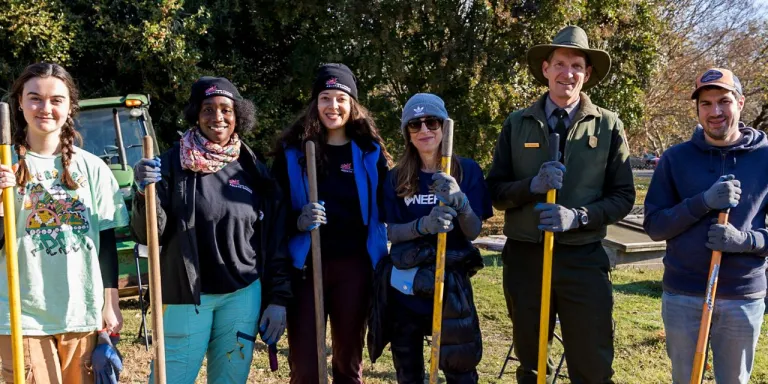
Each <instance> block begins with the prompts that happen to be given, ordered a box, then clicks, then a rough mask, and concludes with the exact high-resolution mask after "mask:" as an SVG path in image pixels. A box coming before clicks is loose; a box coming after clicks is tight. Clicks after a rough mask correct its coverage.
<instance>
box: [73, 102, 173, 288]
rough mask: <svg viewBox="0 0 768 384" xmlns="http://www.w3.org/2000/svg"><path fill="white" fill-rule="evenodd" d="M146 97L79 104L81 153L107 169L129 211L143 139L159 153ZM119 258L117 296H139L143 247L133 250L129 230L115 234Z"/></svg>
mask: <svg viewBox="0 0 768 384" xmlns="http://www.w3.org/2000/svg"><path fill="white" fill-rule="evenodd" d="M149 106H150V99H149V96H148V95H139V94H129V95H126V96H115V97H102V98H98V99H86V100H81V101H80V115H79V117H78V118H77V120H76V125H77V131H78V132H80V134H81V135H82V136H83V149H85V150H86V151H88V152H90V153H93V154H94V155H96V156H99V157H100V158H102V159H103V160H104V162H106V163H107V165H109V168H110V169H111V170H112V174H114V176H115V179H117V183H118V184H119V185H120V191H121V192H122V193H123V197H124V198H125V202H126V204H127V206H128V210H129V211H130V208H131V203H132V202H133V197H134V196H133V194H134V192H133V191H134V190H133V188H132V187H133V164H135V163H136V162H137V161H139V159H141V157H142V153H143V151H142V149H143V146H142V139H143V137H144V136H146V135H149V136H151V137H152V139H153V142H154V143H155V148H154V152H155V153H159V151H158V148H157V140H155V138H156V135H155V131H154V129H153V127H152V119H151V118H150V117H149ZM115 234H116V236H117V251H118V258H119V266H120V271H119V275H120V276H119V277H120V279H119V283H118V288H119V291H120V296H131V295H136V294H137V293H138V287H139V283H140V282H141V284H147V283H148V279H147V277H146V273H147V271H148V268H147V259H146V247H144V246H141V247H136V243H135V242H134V241H133V239H132V238H131V235H130V230H129V229H128V227H121V228H117V229H116V230H115Z"/></svg>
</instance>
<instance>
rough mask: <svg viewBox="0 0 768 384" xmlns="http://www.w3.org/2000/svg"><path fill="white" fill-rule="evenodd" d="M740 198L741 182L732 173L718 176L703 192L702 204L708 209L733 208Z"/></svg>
mask: <svg viewBox="0 0 768 384" xmlns="http://www.w3.org/2000/svg"><path fill="white" fill-rule="evenodd" d="M739 199H741V182H740V181H738V180H736V176H734V175H724V176H720V178H719V179H717V181H716V182H715V183H714V184H712V186H711V187H709V189H708V190H707V191H706V192H704V204H706V205H707V207H708V208H709V209H718V210H719V209H726V208H735V207H736V206H737V205H738V204H739Z"/></svg>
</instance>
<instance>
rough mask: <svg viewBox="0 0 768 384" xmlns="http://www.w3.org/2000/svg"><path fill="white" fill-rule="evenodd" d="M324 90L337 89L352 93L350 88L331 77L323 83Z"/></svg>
mask: <svg viewBox="0 0 768 384" xmlns="http://www.w3.org/2000/svg"><path fill="white" fill-rule="evenodd" d="M325 88H338V89H341V90H342V91H344V92H347V93H350V92H352V88H350V87H347V86H346V85H344V84H342V83H339V79H338V78H337V77H331V78H330V79H328V80H327V81H326V82H325Z"/></svg>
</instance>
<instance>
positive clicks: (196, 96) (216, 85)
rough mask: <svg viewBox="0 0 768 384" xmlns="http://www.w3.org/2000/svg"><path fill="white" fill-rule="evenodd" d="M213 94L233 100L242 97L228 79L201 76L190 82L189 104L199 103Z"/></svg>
mask: <svg viewBox="0 0 768 384" xmlns="http://www.w3.org/2000/svg"><path fill="white" fill-rule="evenodd" d="M214 96H224V97H226V98H229V99H232V100H234V101H239V100H242V99H243V98H242V97H241V96H240V92H238V91H237V88H235V86H234V85H233V84H232V83H231V82H230V81H229V80H227V79H225V78H223V77H211V76H203V77H201V78H200V79H198V80H197V81H195V83H194V84H192V91H191V92H190V94H189V104H190V105H200V103H202V102H203V100H205V99H207V98H209V97H214Z"/></svg>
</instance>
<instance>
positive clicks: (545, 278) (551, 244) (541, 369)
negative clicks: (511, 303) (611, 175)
mask: <svg viewBox="0 0 768 384" xmlns="http://www.w3.org/2000/svg"><path fill="white" fill-rule="evenodd" d="M556 197H557V191H556V190H554V189H550V190H549V191H547V203H549V204H554V203H555V200H556ZM554 249H555V234H554V233H552V232H544V265H543V269H542V274H541V317H540V318H539V361H538V363H539V364H538V368H537V370H538V371H537V375H536V377H537V380H536V382H537V383H538V384H545V383H546V382H547V355H548V353H549V306H550V305H549V303H550V297H551V295H552V252H553V251H554Z"/></svg>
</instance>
